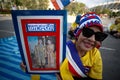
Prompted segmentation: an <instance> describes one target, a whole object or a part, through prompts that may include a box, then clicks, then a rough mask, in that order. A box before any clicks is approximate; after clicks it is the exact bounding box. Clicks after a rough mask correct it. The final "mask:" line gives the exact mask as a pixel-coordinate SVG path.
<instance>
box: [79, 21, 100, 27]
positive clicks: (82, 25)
mask: <svg viewBox="0 0 120 80" xmlns="http://www.w3.org/2000/svg"><path fill="white" fill-rule="evenodd" d="M91 21H93V22H94V21H99V20H98V19H90V20H87V21H85V22H83V23H82V24H81V25H80V26H79V28H80V29H82V28H83V27H84V25H86V24H87V23H88V22H91Z"/></svg>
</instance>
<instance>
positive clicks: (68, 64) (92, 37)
mask: <svg viewBox="0 0 120 80" xmlns="http://www.w3.org/2000/svg"><path fill="white" fill-rule="evenodd" d="M74 35H75V37H76V40H75V41H68V42H67V46H66V58H65V60H64V62H63V63H62V64H61V67H60V75H61V77H62V80H101V79H102V59H101V55H100V52H99V50H98V49H97V48H96V46H98V43H99V44H100V43H101V42H102V41H103V40H104V39H105V38H106V37H107V34H105V33H103V26H102V24H101V20H100V18H99V16H98V15H96V14H95V13H87V14H85V15H83V16H82V17H81V18H80V25H79V26H78V27H77V28H76V30H75V31H74Z"/></svg>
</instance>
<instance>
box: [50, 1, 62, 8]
mask: <svg viewBox="0 0 120 80" xmlns="http://www.w3.org/2000/svg"><path fill="white" fill-rule="evenodd" d="M51 2H52V4H53V5H54V7H55V9H56V10H60V7H59V5H58V3H57V2H56V0H51Z"/></svg>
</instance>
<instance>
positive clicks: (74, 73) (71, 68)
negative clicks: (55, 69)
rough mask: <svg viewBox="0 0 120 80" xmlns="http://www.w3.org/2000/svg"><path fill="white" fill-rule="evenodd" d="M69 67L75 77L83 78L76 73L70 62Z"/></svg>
mask: <svg viewBox="0 0 120 80" xmlns="http://www.w3.org/2000/svg"><path fill="white" fill-rule="evenodd" d="M68 67H69V70H70V72H71V73H72V74H73V75H74V76H76V77H79V78H80V77H81V76H80V75H79V74H78V73H77V72H76V71H75V69H74V68H73V67H72V65H71V64H70V63H69V62H68Z"/></svg>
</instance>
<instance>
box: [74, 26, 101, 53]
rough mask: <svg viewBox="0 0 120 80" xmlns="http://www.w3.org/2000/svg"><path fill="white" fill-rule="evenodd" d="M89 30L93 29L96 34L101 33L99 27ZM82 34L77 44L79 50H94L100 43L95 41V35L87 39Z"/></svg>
mask: <svg viewBox="0 0 120 80" xmlns="http://www.w3.org/2000/svg"><path fill="white" fill-rule="evenodd" d="M89 28H90V29H92V30H93V31H94V32H100V29H99V28H98V27H95V26H93V27H89ZM82 34H83V33H82V32H81V33H80V35H79V37H78V40H77V42H76V46H77V48H78V50H83V51H88V50H91V49H93V48H94V47H95V46H96V45H97V43H99V42H98V41H96V40H95V35H92V36H91V37H89V38H87V37H85V36H83V35H82Z"/></svg>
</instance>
